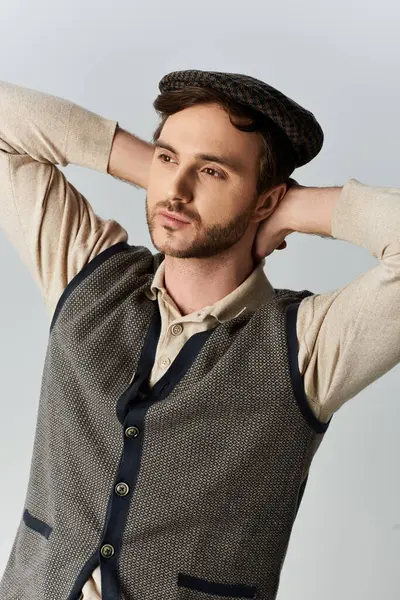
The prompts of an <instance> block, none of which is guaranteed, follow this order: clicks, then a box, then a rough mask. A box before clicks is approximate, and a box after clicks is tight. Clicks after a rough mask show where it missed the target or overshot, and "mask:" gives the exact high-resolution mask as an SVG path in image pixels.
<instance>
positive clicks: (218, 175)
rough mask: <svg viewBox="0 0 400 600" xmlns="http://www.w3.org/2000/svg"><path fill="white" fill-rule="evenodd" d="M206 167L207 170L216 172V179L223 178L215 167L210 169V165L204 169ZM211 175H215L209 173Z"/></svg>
mask: <svg viewBox="0 0 400 600" xmlns="http://www.w3.org/2000/svg"><path fill="white" fill-rule="evenodd" d="M207 169H208V170H209V171H213V172H214V173H216V174H217V177H216V179H223V178H224V176H223V175H222V173H220V172H219V171H216V170H215V169H212V168H211V167H206V170H207ZM211 177H215V175H211Z"/></svg>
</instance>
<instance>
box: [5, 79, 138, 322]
mask: <svg viewBox="0 0 400 600" xmlns="http://www.w3.org/2000/svg"><path fill="white" fill-rule="evenodd" d="M117 125H118V123H117V122H116V121H113V120H108V119H105V118H103V117H101V116H100V115H97V114H95V113H93V112H91V111H89V110H86V109H84V108H83V107H81V106H78V105H76V104H74V103H73V102H70V101H68V100H65V99H63V98H58V97H56V96H52V95H50V94H45V93H42V92H39V91H36V90H32V89H28V88H24V87H21V86H18V85H15V84H12V83H7V82H0V229H1V230H2V231H3V232H4V233H5V234H6V236H7V237H8V239H9V240H10V241H11V242H12V243H13V245H14V246H15V248H16V249H17V251H18V253H19V255H20V257H21V258H22V260H23V262H24V263H25V264H26V266H27V267H28V269H29V270H30V272H31V274H32V276H33V277H34V279H35V280H36V282H37V284H38V286H39V288H40V290H41V293H42V296H43V297H44V299H45V302H46V305H47V307H48V309H49V311H50V314H52V313H53V311H54V309H55V306H56V303H57V301H58V299H59V297H60V295H61V293H62V291H63V289H64V288H65V286H66V285H67V284H68V283H69V281H71V279H72V278H73V277H74V276H75V275H76V274H77V273H78V272H79V271H80V270H81V269H82V268H83V266H84V265H85V264H86V263H87V262H89V261H90V260H91V259H92V258H93V257H94V256H95V255H97V254H98V253H99V252H101V251H102V250H104V249H105V248H107V247H109V246H110V245H112V244H114V243H117V242H119V241H125V240H126V239H127V232H126V231H125V229H123V228H122V227H121V225H119V224H118V223H117V222H116V221H113V220H111V219H108V220H104V219H102V218H100V217H99V216H98V215H97V214H96V213H95V212H94V211H93V209H92V207H91V205H90V203H89V202H88V201H87V199H86V198H85V197H84V196H83V195H82V194H80V193H79V191H78V190H77V189H76V188H75V187H74V186H73V185H71V184H70V183H69V182H68V180H67V179H66V178H65V176H64V174H63V173H62V172H61V171H60V170H59V169H58V168H57V166H56V165H58V164H59V165H62V166H66V165H68V164H77V165H80V166H82V167H87V168H91V169H94V170H97V171H100V172H103V173H107V167H108V163H109V160H110V154H111V148H112V145H113V140H114V136H115V132H116V128H117ZM132 162H134V161H132Z"/></svg>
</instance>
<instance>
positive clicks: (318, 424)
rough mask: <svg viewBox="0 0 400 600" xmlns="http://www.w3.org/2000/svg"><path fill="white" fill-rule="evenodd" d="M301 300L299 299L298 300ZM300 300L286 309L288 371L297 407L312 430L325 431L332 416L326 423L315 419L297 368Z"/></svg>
mask: <svg viewBox="0 0 400 600" xmlns="http://www.w3.org/2000/svg"><path fill="white" fill-rule="evenodd" d="M300 302H301V301H300ZM300 302H294V303H293V304H290V305H289V306H288V308H287V311H286V333H287V344H288V350H289V366H290V373H291V377H292V384H293V391H294V394H295V397H296V402H297V404H298V406H299V409H300V411H301V413H302V415H303V417H304V418H305V420H306V421H307V423H308V424H309V425H310V427H312V429H313V430H314V431H316V432H317V433H325V431H326V430H327V429H328V427H329V424H330V422H331V420H332V417H331V418H330V419H329V421H328V422H327V423H324V422H322V421H320V420H319V419H317V417H316V416H315V413H314V412H313V411H312V409H311V407H310V405H309V403H308V399H307V396H306V393H305V391H304V381H303V377H302V375H301V374H300V369H299V360H298V356H299V342H298V339H297V332H296V322H297V312H298V310H299V306H300Z"/></svg>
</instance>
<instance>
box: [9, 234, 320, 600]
mask: <svg viewBox="0 0 400 600" xmlns="http://www.w3.org/2000/svg"><path fill="white" fill-rule="evenodd" d="M161 256H162V255H160V254H159V255H157V256H156V258H155V259H153V255H152V254H151V252H150V251H149V250H148V249H147V248H143V247H134V246H133V247H130V246H129V245H128V244H125V243H121V244H117V245H116V246H113V247H111V248H109V249H108V250H106V251H104V252H103V253H102V254H100V255H99V256H97V258H96V259H95V260H94V261H92V262H91V263H89V265H87V267H85V268H84V269H83V271H82V272H81V273H80V274H78V275H77V276H76V277H75V278H74V280H72V282H71V283H70V284H69V285H68V286H67V288H66V290H64V293H63V295H62V296H61V298H60V301H59V303H58V306H57V309H56V311H55V313H54V316H53V319H52V323H51V330H50V337H49V344H48V351H47V354H46V360H45V366H44V373H43V385H42V391H41V398H40V405H39V414H38V425H37V430H36V436H35V444H34V451H33V460H32V466H31V472H30V478H29V485H28V492H27V497H26V502H25V507H24V508H25V512H24V518H23V519H22V520H21V523H20V526H19V528H18V532H17V536H16V539H15V543H14V545H13V548H12V552H11V556H10V559H9V562H8V565H7V568H6V570H5V574H4V577H3V580H2V583H1V586H0V597H1V599H2V600H14V599H16V598H18V600H28V599H29V600H33V599H34V600H50V599H53V598H65V599H66V600H67V599H68V600H75V599H76V598H78V597H79V594H80V592H81V589H82V586H83V584H84V582H85V581H86V580H87V578H88V575H89V573H90V572H91V571H92V570H93V568H94V566H95V565H96V563H97V562H100V565H101V571H102V597H103V599H104V600H117V599H118V598H121V599H122V600H133V599H135V598H137V599H138V600H139V599H140V600H154V598H162V599H163V600H175V599H176V598H187V599H188V600H190V599H192V600H195V599H198V600H200V599H203V600H204V599H205V598H209V596H210V595H215V594H216V595H217V597H218V596H220V597H224V598H227V597H229V598H231V597H235V598H260V599H263V600H272V599H273V598H275V596H276V592H277V589H278V583H279V575H280V571H281V567H282V564H283V560H284V557H285V553H286V549H287V545H288V541H289V536H290V532H291V529H292V525H293V522H294V519H295V515H296V512H297V509H298V505H299V501H300V498H301V494H302V492H303V491H304V485H302V484H304V482H305V478H306V475H307V472H308V468H309V465H310V458H311V456H312V453H313V451H314V447H315V445H316V444H317V443H319V442H320V440H321V438H322V436H323V433H324V432H325V431H326V428H327V426H328V425H327V424H323V423H321V424H318V423H316V422H315V420H313V419H312V413H311V411H310V410H309V409H307V404H306V402H305V397H304V389H303V387H302V384H301V377H300V374H299V372H298V365H297V351H298V345H297V339H296V333H295V331H296V325H295V321H296V311H297V307H298V303H299V302H300V301H301V300H302V299H303V298H304V297H306V296H308V295H310V294H311V292H309V291H303V292H296V291H290V290H276V293H275V294H274V296H273V297H272V298H271V300H270V301H269V302H266V303H265V304H263V305H262V306H261V307H260V308H259V309H258V310H256V311H253V312H248V313H246V314H243V315H239V316H238V317H237V318H235V319H232V320H230V321H229V322H227V323H224V324H220V325H219V326H218V327H216V328H214V329H213V330H210V331H207V332H202V333H200V334H197V335H195V336H192V338H191V339H190V340H189V342H188V343H187V344H185V346H184V347H183V348H182V351H181V352H180V354H179V355H178V357H177V359H176V360H175V361H174V364H173V365H172V366H171V368H170V369H169V371H168V372H167V373H166V374H165V376H164V377H162V378H161V379H160V380H159V381H158V382H157V384H156V385H155V386H154V387H153V389H152V390H150V389H149V388H148V386H147V382H148V376H149V372H150V369H151V367H152V364H153V359H154V352H155V348H156V344H157V340H158V336H159V332H160V325H161V320H160V315H159V311H158V307H157V304H155V303H153V302H152V301H151V300H149V299H148V298H147V296H146V294H145V290H146V289H147V288H148V287H149V285H150V282H151V280H152V279H153V277H154V269H155V266H156V265H157V261H158V260H160V259H161ZM142 348H143V350H142ZM141 356H142V360H139V359H140V357H141ZM132 370H133V371H135V377H134V379H133V381H132V383H131V384H130V385H129V381H130V380H131V375H132ZM128 428H131V431H132V428H137V429H136V433H137V435H134V436H133V437H132V436H128V434H127V430H128ZM124 432H125V434H124ZM118 486H119V487H118ZM118 490H119V492H118ZM121 490H122V492H124V493H121ZM107 549H108V551H110V549H111V552H112V553H113V554H112V555H110V556H108V555H107Z"/></svg>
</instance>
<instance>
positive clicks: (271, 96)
mask: <svg viewBox="0 0 400 600" xmlns="http://www.w3.org/2000/svg"><path fill="white" fill-rule="evenodd" d="M189 85H196V86H202V87H211V88H214V89H216V90H219V91H221V92H223V93H224V94H226V95H227V96H229V97H230V98H232V99H233V100H236V101H237V102H240V103H241V104H244V105H247V106H251V107H252V108H254V109H256V110H258V111H259V112H261V113H263V114H265V115H267V116H268V117H269V118H270V119H271V120H272V121H274V123H276V125H278V127H280V129H281V130H282V131H283V132H284V133H285V134H286V136H287V137H288V138H289V140H290V142H291V144H292V147H293V149H294V152H295V160H296V162H295V166H296V167H301V166H302V165H305V164H306V163H308V162H310V161H311V160H312V159H313V158H314V157H315V156H316V155H317V154H318V152H319V151H320V150H321V148H322V144H323V140H324V134H323V131H322V128H321V126H320V125H319V123H318V121H317V120H316V118H315V117H314V115H313V114H312V113H311V112H310V111H309V110H307V109H305V108H303V107H302V106H300V105H299V104H297V102H295V101H294V100H292V99H291V98H289V97H288V96H285V94H283V93H282V92H280V91H279V90H277V89H275V88H274V87H272V86H271V85H269V84H268V83H265V82H264V81H261V80H259V79H256V78H255V77H251V76H250V75H243V74H241V73H222V72H219V71H200V70H185V71H172V72H171V73H168V74H167V75H164V77H163V78H162V79H161V80H160V82H159V84H158V87H159V90H160V92H165V91H170V90H177V89H182V88H184V87H186V86H189Z"/></svg>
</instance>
